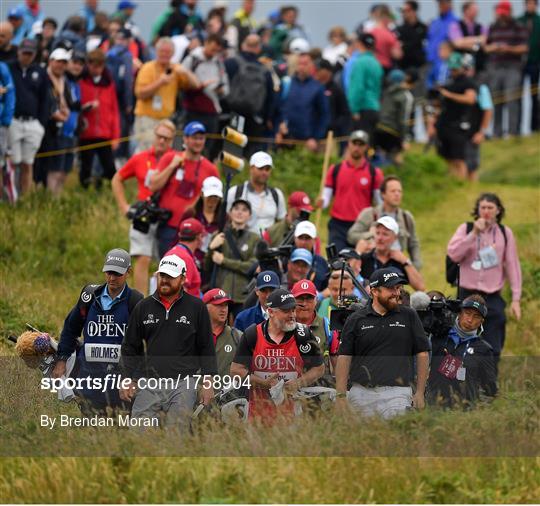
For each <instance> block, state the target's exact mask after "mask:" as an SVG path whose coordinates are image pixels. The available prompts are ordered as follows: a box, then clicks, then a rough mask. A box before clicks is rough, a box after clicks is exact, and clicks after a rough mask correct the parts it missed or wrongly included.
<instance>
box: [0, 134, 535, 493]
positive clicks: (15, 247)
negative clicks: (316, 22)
mask: <svg viewBox="0 0 540 506" xmlns="http://www.w3.org/2000/svg"><path fill="white" fill-rule="evenodd" d="M276 160H277V162H276V166H277V169H276V171H275V173H274V175H273V178H274V184H276V185H277V186H280V187H282V188H284V189H285V190H286V191H287V192H290V191H292V190H294V189H299V188H301V189H304V190H305V191H307V192H308V193H309V194H310V195H311V197H312V198H314V197H315V196H316V194H317V192H318V187H319V180H318V178H319V174H320V167H321V157H320V156H314V155H310V154H308V153H304V152H286V153H283V154H280V155H278V157H277V159H276ZM483 161H484V163H483V168H482V171H481V173H480V176H481V183H479V184H475V185H471V184H465V183H459V182H456V181H454V180H452V179H451V178H449V177H448V176H447V175H446V169H445V167H444V164H443V163H442V162H441V161H440V160H439V159H438V158H437V157H436V156H435V155H433V154H428V155H426V156H424V155H422V154H421V153H420V148H419V147H415V148H413V150H412V151H411V153H410V154H408V155H407V157H406V162H405V164H404V165H403V166H402V167H401V168H400V169H399V170H397V169H396V170H395V171H394V170H388V171H387V173H390V172H397V173H398V174H399V175H400V176H401V177H402V178H403V179H404V183H405V184H404V185H405V205H406V207H407V208H409V209H411V210H412V211H413V212H414V214H415V216H416V218H417V222H418V226H419V233H420V238H421V242H422V249H423V257H424V265H425V267H424V270H423V273H424V276H425V277H426V280H427V284H428V286H429V287H430V288H438V289H442V290H443V291H444V292H446V293H449V292H450V287H448V286H447V285H446V284H445V283H444V263H443V260H444V251H445V246H446V242H447V241H448V238H449V237H450V235H451V234H452V233H453V232H454V230H455V228H456V227H457V225H458V224H459V223H461V222H463V221H464V220H466V219H468V213H469V210H470V209H471V208H472V204H473V202H474V200H475V198H476V196H477V195H478V193H480V192H481V191H496V192H497V193H499V194H500V195H501V197H502V198H503V200H504V202H505V205H506V207H507V210H508V214H507V219H506V220H505V221H506V223H507V224H508V225H510V226H511V227H512V229H513V230H514V232H515V234H516V237H517V240H518V247H519V251H520V257H521V261H522V268H523V273H524V299H523V309H524V311H523V315H524V317H523V319H522V321H521V322H519V323H516V322H513V321H511V322H510V323H509V326H508V338H507V346H506V348H505V353H506V354H507V355H538V350H539V343H538V335H539V324H538V321H537V320H538V318H537V316H538V309H539V304H540V303H539V295H540V294H539V288H538V286H540V272H539V266H540V259H539V251H540V248H539V246H540V244H539V234H538V232H539V223H540V220H539V210H540V206H539V199H538V197H539V192H538V181H539V177H538V175H539V173H540V137H539V136H535V137H530V138H528V139H523V140H519V141H518V140H515V141H514V140H512V141H502V142H501V141H499V142H490V143H488V144H486V145H485V148H484V158H483ZM69 186H70V188H69V191H68V192H66V194H65V196H63V197H62V198H61V199H59V200H56V201H53V200H51V199H49V198H48V197H47V196H46V195H44V194H43V193H36V194H35V195H33V196H32V197H31V198H29V199H27V200H25V201H23V202H21V203H20V204H19V205H18V206H17V208H15V209H12V208H9V207H7V206H4V205H1V206H0V223H1V225H0V336H4V337H5V336H7V335H9V334H12V333H13V334H19V333H20V332H21V331H22V330H23V327H24V323H25V322H26V321H30V322H32V323H33V324H34V325H35V326H37V327H38V328H40V329H43V330H46V331H49V332H51V333H53V334H54V335H58V332H59V330H60V329H61V326H62V322H63V319H64V317H65V314H66V313H67V310H68V309H69V308H70V307H71V306H72V304H73V303H74V301H75V300H76V298H77V295H78V292H79V290H80V288H81V286H82V285H84V284H85V283H88V282H93V281H99V280H100V275H99V266H100V263H101V262H102V256H103V254H104V252H105V251H107V250H108V249H110V248H113V247H118V246H120V247H127V246H128V240H127V228H128V224H127V222H126V221H124V220H122V219H119V218H118V214H117V211H116V206H115V204H114V202H113V198H112V196H111V194H110V193H109V192H108V191H103V192H102V193H101V194H96V193H94V192H92V191H91V192H88V193H84V192H81V191H80V190H78V189H77V188H76V183H75V181H74V179H71V181H70V185H69ZM323 218H324V219H325V220H326V216H323ZM322 236H323V239H324V238H325V236H326V232H325V231H323V233H322ZM0 350H2V351H3V352H4V354H7V355H12V350H11V348H10V346H9V345H7V344H5V343H4V342H2V343H0ZM9 360H12V359H9ZM524 364H525V365H524ZM0 366H1V369H2V371H3V373H2V374H1V375H0V377H1V381H0V384H1V385H0V405H1V406H2V408H1V410H0V430H1V433H0V455H4V456H6V458H2V459H1V460H0V500H1V502H44V503H55V502H79V503H90V502H96V503H97V502H105V503H110V502H212V503H214V502H215V503H229V502H255V503H275V502H282V503H284V502H289V503H303V502H314V503H328V502H336V503H343V502H347V503H357V502H403V503H416V502H419V503H424V502H435V503H440V502H447V503H448V502H454V503H458V502H467V503H486V502H493V503H534V502H538V499H539V498H540V489H539V488H540V487H539V483H540V471H539V469H540V467H539V463H540V462H539V459H538V458H537V457H536V456H537V455H538V447H537V446H535V445H537V441H538V393H537V392H538V385H537V380H538V368H537V366H536V362H535V359H530V360H529V361H528V362H523V361H519V359H517V358H516V359H507V360H506V361H505V362H504V363H503V370H502V372H501V377H502V385H501V388H502V394H501V397H500V398H499V399H498V400H497V401H495V402H494V403H493V404H491V405H488V406H484V407H482V408H481V409H479V410H477V411H475V412H470V413H463V412H461V411H459V412H453V413H447V412H441V411H436V410H435V411H426V412H423V413H420V414H413V415H411V416H408V417H406V418H404V419H402V420H396V421H395V422H392V423H390V424H387V423H383V422H380V421H372V422H369V423H362V424H358V422H355V421H354V420H346V419H337V418H333V417H327V418H323V419H314V420H310V421H309V423H307V425H306V422H305V421H304V422H299V424H300V425H301V424H302V423H304V425H301V427H300V429H301V430H299V431H297V432H296V433H295V435H289V431H290V429H289V428H285V429H284V431H283V433H282V434H275V432H274V433H272V432H271V431H270V432H269V433H267V434H265V436H264V437H263V438H262V439H259V440H257V439H251V438H248V436H247V435H246V434H244V437H240V438H236V439H234V438H233V437H232V436H234V435H236V433H235V430H236V429H234V430H232V431H226V432H223V431H219V430H215V429H213V428H210V430H209V431H207V435H206V437H205V439H200V436H199V435H196V436H195V437H194V438H193V439H191V440H190V441H189V446H186V447H182V448H179V447H178V441H166V435H163V434H161V435H159V436H158V439H160V440H162V439H163V438H165V440H163V444H159V445H157V444H154V445H150V446H147V442H145V440H144V438H141V439H138V438H137V437H134V435H133V434H132V433H126V431H123V432H122V433H121V434H118V437H116V438H108V439H105V438H104V437H103V434H100V433H99V432H98V433H94V432H92V431H89V432H87V431H76V432H75V433H73V434H72V436H73V437H72V438H70V439H68V440H67V441H66V444H65V446H64V444H63V441H64V440H65V438H64V437H63V433H60V432H57V431H49V432H48V433H47V432H43V430H42V429H40V428H38V427H37V416H38V415H39V414H41V413H47V414H50V415H54V414H60V413H70V414H72V415H75V414H76V410H75V407H74V406H65V405H61V404H60V403H58V402H57V401H55V400H54V399H53V396H52V395H51V394H48V393H41V392H40V393H38V394H34V395H27V394H26V392H27V391H28V389H35V385H36V384H37V381H38V378H39V375H38V374H37V372H30V371H29V370H27V369H25V368H24V367H22V364H20V363H13V362H12V361H11V362H6V363H2V364H0ZM34 391H35V390H34ZM242 430H243V429H242ZM445 444H448V445H449V449H448V451H447V453H444V448H443V446H444V445H445ZM43 446H45V447H47V450H46V451H45V452H44V453H41V452H38V449H40V448H42V447H43ZM186 448H190V449H191V451H192V454H197V455H214V457H212V458H198V457H189V458H188V457H170V456H164V457H161V458H155V457H138V458H129V457H128V456H129V455H133V452H134V451H136V452H137V454H138V455H142V454H144V455H186ZM319 448H320V455H324V456H325V457H324V458H316V457H315V455H317V451H318V449H319ZM75 449H77V450H78V451H79V450H80V451H82V450H85V451H87V452H88V453H87V454H88V455H110V456H109V457H107V458H97V457H93V458H82V457H80V458H74V457H66V458H63V456H69V455H75V454H78V453H75ZM254 449H256V450H257V452H256V454H258V455H265V452H266V454H270V455H284V456H283V457H281V458H267V457H260V458H241V457H233V455H246V454H248V455H249V454H251V453H253V450H254ZM102 450H103V453H101V451H102ZM143 450H144V451H143ZM106 451H108V453H105V452H106ZM33 452H35V453H33ZM38 453H41V454H42V455H57V457H58V458H40V457H37V456H34V457H31V456H30V455H36V454H38ZM218 454H221V455H226V456H228V457H226V458H217V457H215V455H218ZM448 454H450V455H452V456H453V457H454V458H443V455H448ZM8 455H25V457H24V458H15V457H7V456H8ZM285 455H295V456H297V455H301V457H294V458H293V457H286V456H285ZM397 455H400V456H399V457H397ZM473 455H475V456H476V457H475V458H470V457H471V456H473ZM527 455H531V456H535V457H534V458H526V457H525V456H527ZM308 456H309V458H308ZM494 456H497V458H494ZM360 457H363V458H360Z"/></svg>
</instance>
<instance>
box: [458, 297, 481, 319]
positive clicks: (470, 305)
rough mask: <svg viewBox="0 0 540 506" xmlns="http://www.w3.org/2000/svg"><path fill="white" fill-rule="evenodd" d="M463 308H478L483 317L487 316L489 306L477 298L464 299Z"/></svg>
mask: <svg viewBox="0 0 540 506" xmlns="http://www.w3.org/2000/svg"><path fill="white" fill-rule="evenodd" d="M461 309H476V311H478V312H479V313H480V314H481V315H482V317H483V318H485V317H486V316H487V314H488V308H487V307H486V306H485V304H482V303H480V302H477V301H476V300H464V301H463V302H462V303H461Z"/></svg>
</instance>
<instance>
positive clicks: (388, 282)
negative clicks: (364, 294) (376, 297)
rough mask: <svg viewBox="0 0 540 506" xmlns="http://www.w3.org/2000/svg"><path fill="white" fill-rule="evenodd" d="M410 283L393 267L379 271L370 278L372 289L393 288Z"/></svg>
mask: <svg viewBox="0 0 540 506" xmlns="http://www.w3.org/2000/svg"><path fill="white" fill-rule="evenodd" d="M408 284H409V282H408V281H407V280H406V279H405V278H404V277H403V273H402V272H401V271H399V270H397V269H394V268H392V267H387V268H385V269H377V270H376V271H375V272H374V273H373V274H372V275H371V276H370V277H369V286H370V287H371V288H380V287H381V286H383V287H385V288H391V287H392V286H396V285H408Z"/></svg>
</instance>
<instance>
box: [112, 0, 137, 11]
mask: <svg viewBox="0 0 540 506" xmlns="http://www.w3.org/2000/svg"><path fill="white" fill-rule="evenodd" d="M135 8H137V4H136V3H135V2H130V1H129V0H122V1H121V2H118V6H117V8H116V10H118V11H121V10H123V9H135Z"/></svg>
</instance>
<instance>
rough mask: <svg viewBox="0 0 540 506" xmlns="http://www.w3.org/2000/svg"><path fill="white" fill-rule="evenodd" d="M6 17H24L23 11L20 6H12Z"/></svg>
mask: <svg viewBox="0 0 540 506" xmlns="http://www.w3.org/2000/svg"><path fill="white" fill-rule="evenodd" d="M7 17H8V19H9V18H16V19H22V18H23V17H24V12H23V10H22V8H21V7H13V9H9V11H8V14H7Z"/></svg>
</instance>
